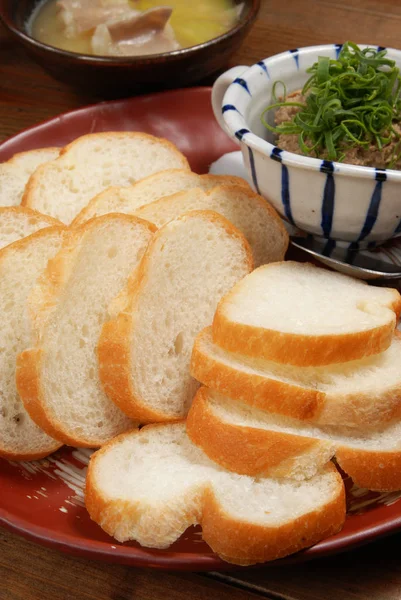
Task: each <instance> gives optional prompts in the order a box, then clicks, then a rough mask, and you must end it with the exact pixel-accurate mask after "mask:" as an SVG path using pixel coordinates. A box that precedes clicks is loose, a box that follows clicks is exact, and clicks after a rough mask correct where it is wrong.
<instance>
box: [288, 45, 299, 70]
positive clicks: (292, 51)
mask: <svg viewBox="0 0 401 600" xmlns="http://www.w3.org/2000/svg"><path fill="white" fill-rule="evenodd" d="M290 52H291V54H292V55H293V57H294V60H295V64H296V65H297V69H299V55H298V53H299V50H298V48H293V49H292V50H290Z"/></svg>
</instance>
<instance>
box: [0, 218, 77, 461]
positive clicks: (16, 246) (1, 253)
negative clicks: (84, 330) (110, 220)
mask: <svg viewBox="0 0 401 600" xmlns="http://www.w3.org/2000/svg"><path fill="white" fill-rule="evenodd" d="M14 208H16V209H17V210H18V209H20V207H14ZM0 210H1V209H0ZM6 210H9V209H8V208H7V209H6ZM24 210H25V209H24ZM32 212H35V211H32ZM35 214H36V213H35ZM41 216H42V215H41ZM49 219H50V222H51V223H52V222H53V221H55V219H53V218H51V217H49ZM55 222H56V223H57V226H51V225H50V224H49V227H45V228H43V229H40V230H39V231H35V233H32V234H31V235H28V236H27V237H25V238H22V239H20V240H17V241H15V242H13V243H12V244H9V245H8V246H5V247H4V248H2V249H1V250H0V263H1V262H2V261H3V260H5V259H6V258H7V257H8V255H9V254H12V253H14V252H16V251H17V252H19V251H21V250H24V249H25V248H28V247H29V245H30V244H31V243H32V242H33V241H35V240H37V239H38V238H41V237H44V236H47V235H49V233H52V232H54V231H60V232H61V231H65V230H66V227H65V226H64V225H62V224H60V225H59V224H58V221H55ZM17 360H18V357H17ZM17 391H18V393H19V389H18V386H17ZM19 395H20V397H21V400H22V402H23V404H24V406H25V403H24V401H23V398H22V396H21V394H19ZM27 413H28V415H29V416H31V415H30V412H29V411H27ZM31 418H32V417H31ZM32 420H33V421H34V422H35V423H36V421H35V419H32ZM45 433H47V432H46V431H45ZM48 435H49V434H48ZM51 437H54V436H51ZM61 446H62V444H61V443H60V441H59V440H57V439H55V438H54V439H53V440H52V441H51V442H49V444H48V445H45V447H43V449H42V450H40V451H35V452H30V451H26V452H18V453H14V452H9V451H8V450H6V449H5V448H2V447H1V444H0V456H2V457H3V458H6V459H8V460H36V459H39V458H44V457H45V456H48V455H49V454H52V453H53V452H55V451H56V450H58V449H59V448H60V447H61Z"/></svg>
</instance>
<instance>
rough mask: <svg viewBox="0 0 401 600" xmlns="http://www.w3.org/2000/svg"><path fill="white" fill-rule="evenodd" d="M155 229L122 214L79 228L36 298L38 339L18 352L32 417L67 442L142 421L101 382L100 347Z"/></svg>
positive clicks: (97, 441) (94, 438)
mask: <svg viewBox="0 0 401 600" xmlns="http://www.w3.org/2000/svg"><path fill="white" fill-rule="evenodd" d="M153 230H154V227H153V225H151V224H150V223H146V222H145V221H141V220H140V219H137V218H136V217H131V216H128V215H119V214H113V215H106V216H104V217H99V218H98V219H92V220H91V221H88V223H86V224H84V225H83V226H82V227H80V228H76V229H73V230H71V231H70V233H69V235H68V237H67V238H66V241H65V244H64V245H63V247H62V249H61V251H60V252H59V254H58V255H57V256H56V257H55V259H54V260H53V261H51V262H50V263H49V266H48V268H47V271H46V273H45V275H44V277H43V278H42V281H41V285H40V286H39V287H38V288H37V289H36V290H35V294H34V295H33V296H32V298H31V303H32V310H33V312H34V314H35V317H34V323H35V329H36V332H37V342H36V345H35V347H34V348H30V349H28V350H26V351H25V352H23V353H22V354H21V355H20V356H19V357H18V362H17V386H18V390H19V393H20V395H21V397H22V398H23V401H24V404H25V407H26V409H27V410H28V412H29V414H30V415H31V417H32V419H34V421H35V422H36V423H37V424H38V425H39V426H40V427H42V429H44V431H46V432H47V433H48V434H49V435H52V436H53V437H55V438H56V439H58V440H60V441H61V442H64V443H66V444H70V445H73V446H77V447H97V446H101V445H102V444H104V443H105V442H107V441H108V440H110V439H111V438H113V437H114V436H115V435H117V434H119V433H122V432H123V431H127V430H129V429H131V428H132V427H133V426H134V425H133V424H132V422H131V421H130V419H128V417H126V416H125V415H124V414H123V413H122V412H121V411H120V410H119V409H118V408H117V406H115V405H114V404H113V403H112V402H110V400H109V399H108V398H107V396H106V395H105V394H104V392H103V390H102V388H101V386H100V382H99V376H98V365H97V354H96V347H97V342H98V338H99V334H100V331H101V328H102V325H103V322H104V321H105V319H106V316H107V306H108V304H109V302H110V301H111V299H112V298H113V297H114V296H115V295H116V294H118V293H119V291H120V290H121V288H122V287H123V286H124V285H125V283H126V281H127V279H128V276H129V275H130V273H131V271H132V270H133V269H135V268H136V266H137V265H138V263H139V261H140V260H141V258H142V255H143V253H144V251H145V249H146V246H147V244H148V243H149V241H150V239H151V237H152V235H153V233H152V232H153Z"/></svg>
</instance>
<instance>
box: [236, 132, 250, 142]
mask: <svg viewBox="0 0 401 600" xmlns="http://www.w3.org/2000/svg"><path fill="white" fill-rule="evenodd" d="M246 133H250V131H249V129H238V131H236V132H235V137H236V138H237V139H238V140H239V141H240V142H241V140H242V138H243V137H244V135H245V134H246Z"/></svg>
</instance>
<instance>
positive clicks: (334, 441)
mask: <svg viewBox="0 0 401 600" xmlns="http://www.w3.org/2000/svg"><path fill="white" fill-rule="evenodd" d="M187 431H188V435H189V437H190V439H191V440H192V441H193V442H194V443H196V445H197V446H199V447H200V448H202V450H203V451H204V452H205V453H206V454H207V455H208V456H209V458H211V459H212V460H214V461H215V462H217V463H218V464H220V465H222V466H223V467H224V468H226V469H228V470H230V471H234V472H236V473H240V474H245V475H252V476H255V477H257V476H260V475H263V476H266V475H270V476H273V475H274V476H276V477H292V478H296V479H304V478H310V477H312V476H314V475H315V474H316V473H317V472H318V471H319V469H321V467H322V464H324V462H325V459H326V460H327V459H328V458H330V457H331V456H333V455H334V454H335V455H336V458H337V462H338V464H339V465H340V467H341V468H342V469H343V470H344V471H345V472H346V473H348V475H349V476H350V477H352V479H353V481H354V483H356V484H357V485H358V486H359V487H362V488H367V489H369V490H374V491H395V490H400V489H401V422H400V421H398V422H396V423H393V424H391V425H390V426H389V427H387V428H385V429H380V430H377V431H374V432H369V433H368V432H366V431H364V430H360V431H358V432H355V431H354V430H350V429H347V428H346V427H331V428H330V427H326V428H318V427H312V426H308V425H305V424H304V423H302V422H301V421H296V420H294V419H288V418H284V417H277V416H275V415H271V414H269V413H267V412H264V411H261V410H258V409H256V408H250V407H249V406H247V405H245V404H242V403H240V402H232V401H231V400H230V399H229V398H225V397H224V396H220V395H219V394H217V393H216V392H213V391H211V390H207V388H202V389H201V390H200V393H199V392H198V394H197V396H196V398H195V400H194V403H193V405H192V407H191V410H190V412H189V415H188V421H187Z"/></svg>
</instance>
